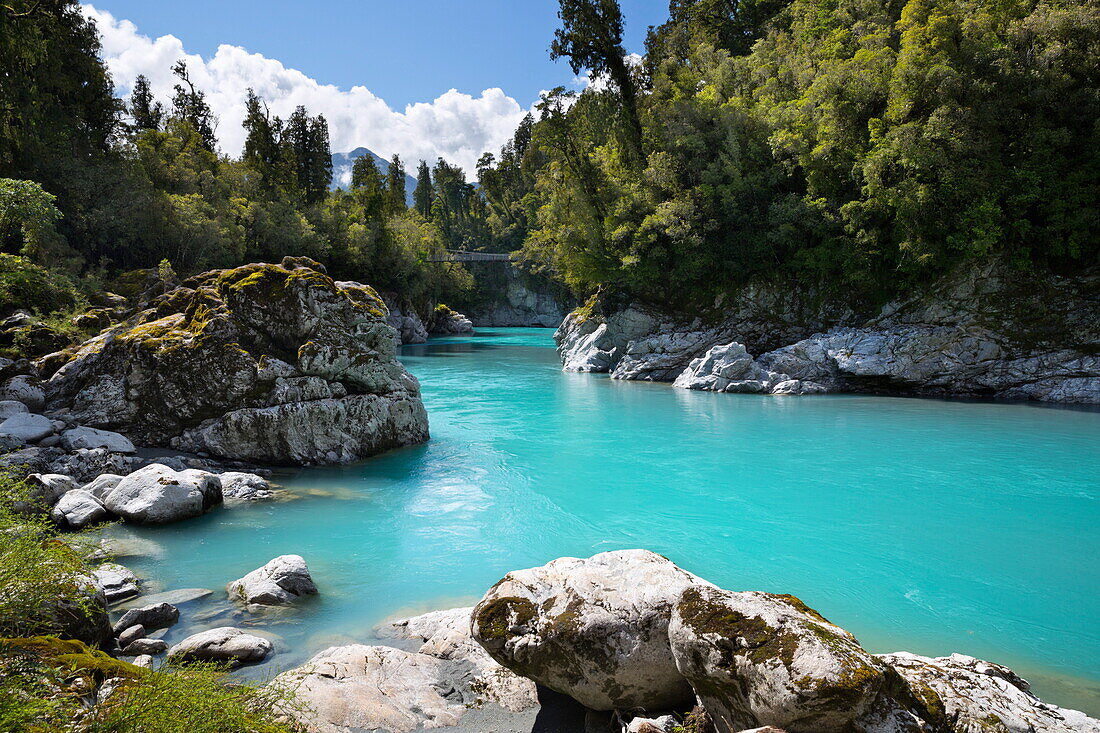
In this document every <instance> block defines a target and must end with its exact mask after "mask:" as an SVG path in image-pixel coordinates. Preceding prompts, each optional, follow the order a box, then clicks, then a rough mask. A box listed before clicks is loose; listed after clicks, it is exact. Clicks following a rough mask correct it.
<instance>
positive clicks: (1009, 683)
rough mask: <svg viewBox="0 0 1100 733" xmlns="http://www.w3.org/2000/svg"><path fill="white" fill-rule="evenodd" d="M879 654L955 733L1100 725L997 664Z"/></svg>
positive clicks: (1062, 731) (1093, 730)
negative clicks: (1047, 700)
mask: <svg viewBox="0 0 1100 733" xmlns="http://www.w3.org/2000/svg"><path fill="white" fill-rule="evenodd" d="M880 658H881V659H882V660H883V661H884V662H885V663H887V664H888V665H890V667H891V668H892V669H893V670H894V671H895V672H897V673H898V674H899V675H900V676H901V678H902V679H904V680H905V682H906V683H907V686H908V689H910V690H912V692H913V693H914V694H915V695H916V696H917V697H918V698H919V699H920V700H921V701H922V702H923V703H924V704H925V705H926V706H927V708H928V709H930V710H934V711H936V712H937V713H939V714H941V715H942V717H943V718H945V719H946V720H947V721H949V725H950V730H951V731H954V733H987V732H988V731H1010V732H1011V733H1016V732H1017V731H1019V732H1020V733H1030V732H1031V731H1041V732H1042V733H1071V731H1074V732H1076V733H1097V731H1100V720H1095V719H1093V718H1090V717H1088V716H1087V715H1085V714H1084V713H1081V712H1078V711H1076V710H1067V709H1065V708H1060V707H1057V706H1056V705H1049V704H1047V703H1044V702H1043V701H1042V700H1040V699H1039V698H1037V697H1035V696H1034V695H1032V694H1031V692H1030V691H1029V685H1028V683H1027V681H1026V680H1024V679H1022V678H1021V677H1019V676H1018V675H1017V674H1016V673H1015V672H1013V671H1012V670H1010V669H1008V668H1007V667H1002V666H1001V665H999V664H992V663H990V662H983V661H981V660H980V659H975V658H974V657H968V656H966V655H963V654H952V655H951V656H949V657H939V658H936V659H929V658H928V657H919V656H917V655H916V654H909V653H907V652H898V653H895V654H884V655H882V656H881V657H880Z"/></svg>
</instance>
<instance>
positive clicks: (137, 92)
mask: <svg viewBox="0 0 1100 733" xmlns="http://www.w3.org/2000/svg"><path fill="white" fill-rule="evenodd" d="M250 91H251V90H250ZM129 112H130V120H131V122H130V129H131V130H133V131H134V132H141V131H142V130H159V129H160V123H161V122H163V121H164V105H162V104H161V103H160V102H158V101H157V100H156V99H155V98H154V97H153V90H152V88H151V87H150V86H149V79H148V77H146V76H145V74H139V75H138V78H137V80H136V81H134V89H133V91H131V92H130V107H129Z"/></svg>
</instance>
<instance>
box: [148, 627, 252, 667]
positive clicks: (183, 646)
mask: <svg viewBox="0 0 1100 733" xmlns="http://www.w3.org/2000/svg"><path fill="white" fill-rule="evenodd" d="M273 650H274V647H273V646H272V644H271V642H270V641H268V640H267V639H265V638H263V637H262V636H256V635H254V634H249V633H246V632H244V631H242V630H241V629H238V628H235V627H232V626H221V627H218V628H216V629H207V630H206V631H200V632H199V633H197V634H192V635H191V636H188V637H187V638H186V639H184V640H183V641H181V642H179V643H178V644H176V645H174V646H173V647H172V648H171V649H169V650H168V658H169V659H171V660H173V661H177V662H189V661H197V662H228V663H229V664H230V665H233V666H237V665H242V664H254V663H256V662H262V661H263V660H265V659H267V657H268V655H270V654H271V652H272V651H273Z"/></svg>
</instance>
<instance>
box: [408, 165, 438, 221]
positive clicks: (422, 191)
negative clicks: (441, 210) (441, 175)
mask: <svg viewBox="0 0 1100 733" xmlns="http://www.w3.org/2000/svg"><path fill="white" fill-rule="evenodd" d="M434 202H435V194H434V193H433V192H432V170H431V168H429V167H428V164H427V163H426V162H425V161H423V160H422V161H420V168H418V169H417V171H416V189H415V190H414V191H413V206H415V207H416V210H417V211H419V212H420V215H421V216H423V217H425V218H427V217H429V216H431V215H432V204H433V203H434Z"/></svg>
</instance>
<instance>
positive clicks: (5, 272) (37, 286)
mask: <svg viewBox="0 0 1100 733" xmlns="http://www.w3.org/2000/svg"><path fill="white" fill-rule="evenodd" d="M79 300H80V297H79V294H78V292H77V289H76V286H75V285H73V283H72V281H70V280H69V278H67V277H65V276H64V275H61V274H59V273H56V272H50V271H49V270H47V269H46V268H44V267H40V266H38V265H36V264H34V263H33V262H31V261H30V260H28V259H27V258H26V257H18V256H16V255H9V254H0V316H6V315H8V314H10V313H11V312H12V311H14V310H16V309H17V308H30V309H32V310H34V311H37V312H38V313H41V314H48V313H55V312H57V311H62V310H71V309H73V308H75V307H76V305H77V303H78V302H79Z"/></svg>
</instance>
